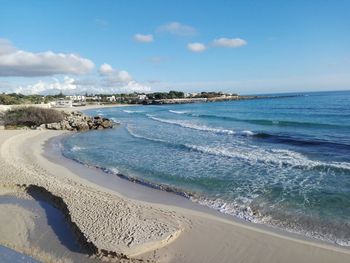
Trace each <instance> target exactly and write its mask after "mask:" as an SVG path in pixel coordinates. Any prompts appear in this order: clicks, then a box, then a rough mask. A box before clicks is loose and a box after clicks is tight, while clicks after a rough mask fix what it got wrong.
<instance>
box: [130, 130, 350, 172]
mask: <svg viewBox="0 0 350 263" xmlns="http://www.w3.org/2000/svg"><path fill="white" fill-rule="evenodd" d="M127 130H128V132H129V133H130V134H131V135H132V136H134V137H136V138H140V139H145V140H149V141H154V142H161V143H166V144H173V145H177V146H182V147H184V148H187V149H189V150H192V151H197V152H201V153H205V154H211V155H216V156H222V157H227V158H234V159H238V160H241V161H244V162H247V163H249V164H251V165H256V164H264V165H269V166H274V167H279V168H284V167H286V166H287V167H290V168H292V167H296V168H302V169H313V168H315V167H324V168H329V167H332V168H339V169H346V170H350V163H346V162H330V163H326V162H321V161H317V160H310V159H309V158H307V157H306V156H304V155H302V154H300V153H298V152H294V151H290V150H285V149H262V148H259V147H250V146H245V147H244V146H242V145H239V146H238V145H236V146H235V147H223V146H217V147H215V146H201V145H193V144H181V143H177V144H175V143H171V142H168V141H166V140H162V139H158V138H150V137H146V136H142V135H139V134H136V133H134V132H133V131H132V129H131V128H130V127H129V126H127Z"/></svg>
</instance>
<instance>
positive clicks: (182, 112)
mask: <svg viewBox="0 0 350 263" xmlns="http://www.w3.org/2000/svg"><path fill="white" fill-rule="evenodd" d="M169 112H171V113H175V114H186V113H187V112H186V111H177V110H169Z"/></svg>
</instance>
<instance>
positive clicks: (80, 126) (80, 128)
mask: <svg viewBox="0 0 350 263" xmlns="http://www.w3.org/2000/svg"><path fill="white" fill-rule="evenodd" d="M89 129H90V128H89V125H88V124H87V123H86V122H83V121H82V122H79V123H77V130H78V131H88V130H89Z"/></svg>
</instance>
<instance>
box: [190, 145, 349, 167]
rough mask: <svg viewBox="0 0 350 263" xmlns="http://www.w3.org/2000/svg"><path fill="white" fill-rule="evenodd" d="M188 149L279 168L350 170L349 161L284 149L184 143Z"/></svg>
mask: <svg viewBox="0 0 350 263" xmlns="http://www.w3.org/2000/svg"><path fill="white" fill-rule="evenodd" d="M186 147H188V148H189V149H192V150H195V151H199V152H202V153H206V154H212V155H217V156H222V157H228V158H235V159H240V160H242V161H246V162H248V163H250V164H259V163H262V164H265V165H273V166H277V167H280V168H283V167H286V166H288V167H294V168H299V169H315V168H321V169H329V168H333V169H341V170H350V163H347V162H330V163H326V162H322V161H317V160H311V159H308V158H307V157H306V156H304V155H302V154H300V153H297V152H293V151H290V150H284V149H270V150H265V149H260V148H253V149H251V148H247V149H244V148H234V149H229V148H223V147H208V146H199V145H190V144H186Z"/></svg>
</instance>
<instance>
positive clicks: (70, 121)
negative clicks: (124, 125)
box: [43, 111, 113, 131]
mask: <svg viewBox="0 0 350 263" xmlns="http://www.w3.org/2000/svg"><path fill="white" fill-rule="evenodd" d="M112 127H113V121H111V120H109V119H107V118H102V117H101V116H95V117H90V116H86V115H83V114H82V113H81V112H79V111H72V112H71V113H65V118H64V120H62V121H61V122H59V123H48V124H46V125H44V126H43V128H46V129H50V130H68V131H87V130H103V129H108V128H112Z"/></svg>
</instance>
